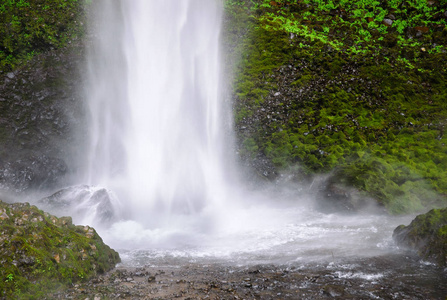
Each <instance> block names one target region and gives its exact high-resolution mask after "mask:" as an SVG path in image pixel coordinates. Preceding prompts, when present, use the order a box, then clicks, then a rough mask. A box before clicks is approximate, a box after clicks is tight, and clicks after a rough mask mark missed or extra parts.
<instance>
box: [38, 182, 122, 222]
mask: <svg viewBox="0 0 447 300" xmlns="http://www.w3.org/2000/svg"><path fill="white" fill-rule="evenodd" d="M37 203H38V204H39V205H42V207H43V208H44V209H45V210H47V211H50V212H51V213H54V214H56V215H64V214H68V213H69V214H70V215H71V216H72V217H73V219H74V220H78V221H79V222H82V220H83V219H85V218H86V217H90V218H89V219H91V220H93V223H94V224H98V225H110V224H111V223H112V222H113V221H115V220H117V219H118V215H119V213H118V212H117V211H116V206H115V205H114V204H117V203H118V201H117V199H116V197H115V195H114V194H113V193H111V192H110V191H108V190H107V189H104V188H99V187H93V186H88V185H78V186H71V187H68V188H65V189H62V190H60V191H58V192H56V193H54V194H53V195H51V196H49V197H46V198H43V199H41V200H39V201H38V202H37Z"/></svg>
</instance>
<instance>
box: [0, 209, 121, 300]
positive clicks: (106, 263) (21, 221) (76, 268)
mask: <svg viewBox="0 0 447 300" xmlns="http://www.w3.org/2000/svg"><path fill="white" fill-rule="evenodd" d="M118 262H120V257H119V255H118V253H117V252H115V251H114V250H113V249H111V248H110V247H109V246H107V245H106V244H104V242H103V241H102V239H101V237H99V235H98V234H97V233H96V231H95V229H93V228H91V227H89V226H75V225H73V224H72V221H71V218H70V217H63V218H57V217H55V216H52V215H50V214H48V213H45V212H43V211H42V210H39V209H38V208H37V207H35V206H31V205H30V204H28V203H15V204H7V203H4V202H1V201H0V263H1V266H2V267H1V268H0V299H12V298H14V299H15V298H16V297H19V295H20V297H19V298H23V299H25V298H26V299H28V297H31V296H32V297H33V298H34V297H35V298H41V297H43V296H45V295H46V294H47V292H48V291H49V290H51V289H56V288H59V287H61V286H65V285H68V284H72V283H74V282H82V281H86V280H87V279H89V278H91V277H92V276H94V275H97V274H102V273H104V272H106V271H108V270H110V269H112V268H114V266H115V265H116V264H117V263H118Z"/></svg>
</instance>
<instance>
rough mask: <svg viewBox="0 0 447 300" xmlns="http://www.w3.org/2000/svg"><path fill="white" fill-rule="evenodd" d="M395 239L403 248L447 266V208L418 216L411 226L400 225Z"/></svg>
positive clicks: (395, 232) (394, 236)
mask: <svg viewBox="0 0 447 300" xmlns="http://www.w3.org/2000/svg"><path fill="white" fill-rule="evenodd" d="M393 239H394V240H395V241H396V243H397V244H398V245H399V246H401V247H406V248H410V249H412V250H415V251H417V253H418V255H419V256H421V257H422V258H424V259H427V260H429V261H433V262H436V263H438V264H439V265H441V266H446V265H447V208H444V209H432V210H431V211H429V212H428V213H426V214H423V215H419V216H417V217H416V218H415V219H414V220H413V221H412V222H411V224H410V225H408V226H404V225H400V226H399V227H397V228H396V229H395V230H394V233H393Z"/></svg>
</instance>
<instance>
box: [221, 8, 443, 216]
mask: <svg viewBox="0 0 447 300" xmlns="http://www.w3.org/2000/svg"><path fill="white" fill-rule="evenodd" d="M226 9H227V14H228V15H229V16H231V17H232V18H236V19H237V18H240V19H244V20H249V21H247V22H246V23H245V24H247V28H248V29H249V32H248V33H247V34H246V35H245V38H244V39H243V42H240V44H239V51H240V52H242V53H243V55H242V59H241V61H240V63H239V64H238V65H237V68H236V76H235V80H234V83H233V84H234V85H233V87H234V90H235V99H236V101H235V114H236V116H235V121H236V128H237V134H238V138H239V141H240V145H241V149H240V153H241V156H242V157H243V158H244V159H245V160H249V161H253V162H254V163H253V164H254V165H256V161H262V160H265V159H267V160H269V161H270V162H271V164H272V165H273V166H274V168H275V170H274V172H283V171H292V172H295V173H297V172H298V173H304V174H315V173H327V172H332V174H334V176H333V178H332V181H334V182H336V183H338V184H342V185H348V186H354V187H356V188H358V189H360V190H362V191H364V192H365V193H366V194H368V195H370V196H373V197H374V198H376V199H378V200H379V202H380V203H382V204H383V205H385V206H386V207H387V208H388V210H389V211H391V212H392V213H402V212H409V211H418V210H421V209H423V207H425V206H433V205H435V206H436V205H445V204H446V203H447V201H446V199H447V198H446V194H447V168H446V166H447V147H446V145H445V144H446V141H447V138H446V136H445V134H444V132H445V126H446V122H447V105H446V103H447V102H446V99H447V86H446V82H447V73H446V71H447V67H446V66H447V51H446V50H447V49H446V47H445V45H447V27H446V23H447V13H446V11H447V3H446V2H445V1H403V2H402V1H381V2H379V1H343V0H340V1H327V0H326V1H323V0H322V1H310V0H302V1H250V2H249V1H227V5H226ZM247 15H248V16H249V17H247ZM232 32H234V33H235V34H238V32H237V31H234V30H233V31H231V28H230V31H229V35H230V36H231V34H232ZM262 167H263V166H261V168H260V170H259V171H260V173H261V174H262V173H264V174H266V172H263V170H262ZM272 177H273V176H272Z"/></svg>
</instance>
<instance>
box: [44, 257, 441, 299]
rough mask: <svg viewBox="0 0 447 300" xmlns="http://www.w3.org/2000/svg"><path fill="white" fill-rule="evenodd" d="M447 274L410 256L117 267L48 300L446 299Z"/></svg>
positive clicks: (53, 295) (51, 296)
mask: <svg viewBox="0 0 447 300" xmlns="http://www.w3.org/2000/svg"><path fill="white" fill-rule="evenodd" d="M446 295H447V272H446V270H443V269H439V268H436V267H435V266H434V265H430V264H428V263H424V262H421V261H418V260H417V258H415V257H412V256H409V255H392V256H385V257H376V258H367V259H353V260H352V261H349V262H344V263H333V262H329V263H322V264H312V265H298V264H297V265H294V266H292V265H289V266H275V265H252V266H226V265H222V264H200V263H190V264H185V265H182V266H145V267H141V268H128V267H119V266H118V268H116V269H115V270H113V271H112V272H109V273H108V274H105V275H103V276H100V277H97V278H94V279H93V280H91V281H90V282H88V283H84V284H77V285H75V286H73V287H71V288H70V289H68V290H65V291H61V292H58V293H55V294H52V295H49V296H48V299H95V300H99V299H445V296H446Z"/></svg>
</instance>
